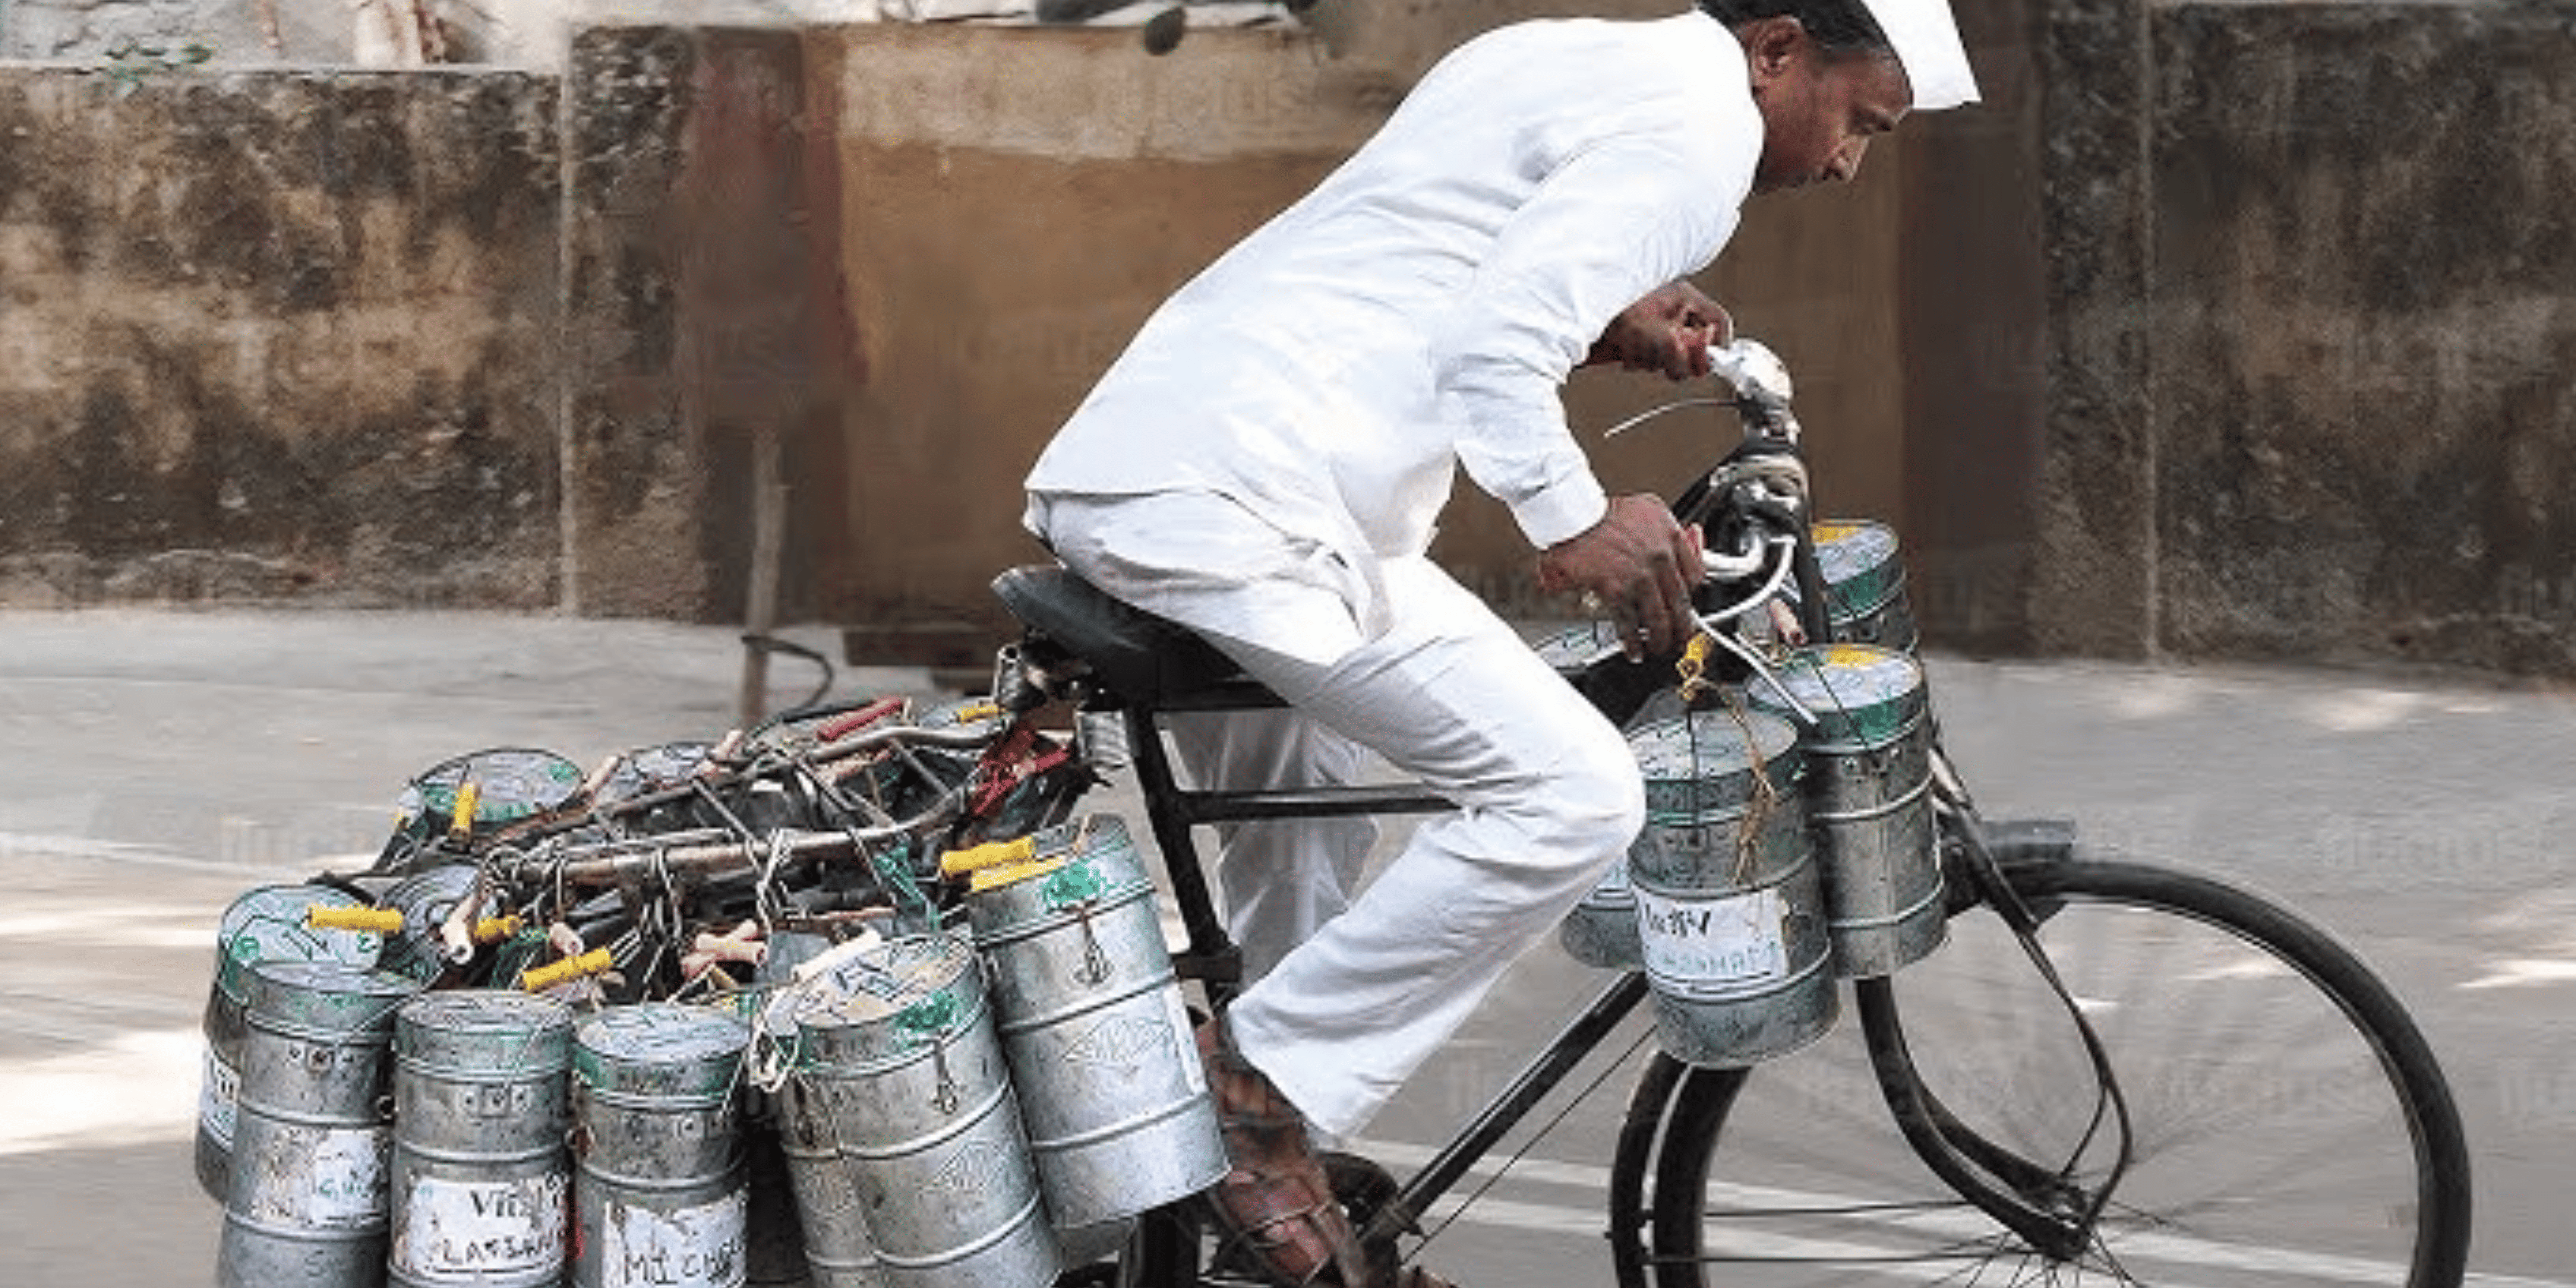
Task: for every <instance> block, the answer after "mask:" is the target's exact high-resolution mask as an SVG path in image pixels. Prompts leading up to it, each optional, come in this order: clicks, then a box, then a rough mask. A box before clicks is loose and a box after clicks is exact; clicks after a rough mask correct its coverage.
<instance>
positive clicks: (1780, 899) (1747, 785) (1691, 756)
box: [1538, 520, 1946, 1067]
mask: <svg viewBox="0 0 2576 1288" xmlns="http://www.w3.org/2000/svg"><path fill="white" fill-rule="evenodd" d="M1813 532H1814V540H1815V545H1816V551H1817V562H1818V565H1819V568H1820V570H1821V571H1822V573H1823V575H1824V580H1825V586H1826V604H1825V605H1824V608H1825V612H1824V614H1823V617H1824V620H1825V623H1826V636H1827V637H1826V639H1824V640H1820V641H1816V642H1813V643H1810V644H1806V645H1804V646H1801V647H1795V648H1789V647H1780V646H1778V642H1777V641H1771V643H1772V644H1773V646H1774V659H1775V660H1774V662H1773V663H1772V664H1771V665H1769V666H1768V667H1766V668H1765V669H1764V671H1762V672H1760V673H1757V674H1755V675H1753V676H1752V677H1750V678H1749V679H1748V680H1747V681H1746V682H1745V683H1744V684H1743V685H1741V686H1736V687H1712V688H1709V689H1706V690H1704V691H1701V692H1697V693H1695V694H1693V695H1692V697H1691V698H1690V699H1689V700H1687V701H1685V700H1684V699H1683V698H1682V697H1681V695H1680V694H1679V693H1678V692H1677V691H1676V690H1674V689H1672V688H1665V689H1664V690H1662V691H1661V692H1659V693H1656V694H1655V695H1654V696H1653V697H1651V698H1650V699H1648V700H1647V701H1645V702H1644V703H1643V705H1642V706H1641V707H1640V709H1639V710H1637V711H1636V712H1635V713H1634V714H1633V715H1632V716H1631V717H1630V719H1629V722H1628V725H1627V728H1628V732H1629V745H1630V748H1631V750H1632V751H1633V752H1634V753H1635V754H1636V757H1637V761H1638V767H1639V769H1640V771H1641V772H1642V773H1643V774H1644V776H1645V779H1646V791H1647V810H1648V820H1647V824H1646V827H1645V829H1644V830H1643V832H1642V833H1641V834H1640V835H1639V837H1638V839H1637V841H1636V842H1635V843H1634V844H1633V845H1632V846H1631V847H1630V849H1629V852H1628V854H1627V855H1626V857H1625V858H1624V860H1623V861H1621V862H1619V863H1617V864H1615V865H1613V867H1612V869H1611V870H1610V871H1608V872H1606V873H1605V874H1604V875H1603V877H1602V879H1601V881H1600V883H1599V884H1598V885H1597V886H1596V887H1595V888H1594V889H1593V890H1592V891H1591V892H1590V893H1589V894H1588V895H1587V896H1586V897H1585V898H1584V899H1583V901H1582V902H1581V903H1580V904H1579V905H1577V907H1576V908H1575V910H1574V911H1573V912H1572V913H1571V914H1570V915H1569V916H1568V917H1567V918H1566V921H1565V923H1564V925H1563V926H1562V928H1561V930H1560V934H1559V940H1560V943H1561V944H1562V945H1563V946H1564V948H1565V950H1566V951H1567V952H1568V953H1569V954H1570V955H1571V956H1573V957H1574V958H1575V959H1577V960H1579V961H1582V962H1585V963H1588V964H1591V965H1595V966H1601V967H1605V968H1611V969H1620V970H1642V971H1644V972H1645V974H1646V976H1647V982H1648V984H1649V985H1650V986H1651V988H1652V990H1653V995H1654V998H1655V1006H1656V1015H1657V1033H1658V1037H1659V1040H1660V1041H1661V1044H1662V1045H1663V1047H1664V1049H1665V1050H1666V1051H1668V1052H1669V1053H1671V1054H1672V1055H1674V1056H1675V1057H1676V1058H1679V1059H1682V1060H1684V1061H1687V1062H1689V1063H1692V1064H1698V1065H1705V1066H1711V1067H1740V1066H1744V1065H1749V1064H1752V1063H1756V1062H1759V1061H1763V1060H1768V1059H1772V1058H1774V1057H1776V1056H1779V1055H1782V1054H1785V1053H1787V1052H1789V1051H1793V1050H1796V1049H1798V1048H1799V1047H1802V1046H1804V1045H1805V1044H1807V1043H1808V1042H1810V1041H1812V1040H1814V1039H1815V1038H1817V1037H1819V1036H1821V1035H1822V1034H1824V1033H1825V1032H1826V1031H1828V1030H1829V1029H1830V1028H1831V1026H1832V1024H1833V1023H1834V1021H1835V1018H1836V1016H1837V1014H1838V1007H1837V1004H1836V1000H1835V992H1834V989H1833V981H1834V980H1836V979H1845V978H1863V977H1874V976H1881V975H1886V974H1890V973H1893V972H1895V971H1897V970H1899V969H1901V968H1903V967H1904V966H1906V965H1908V964H1910V963H1912V962H1914V961H1916V960H1919V959H1920V958H1921V957H1923V956H1924V955H1925V954H1928V953H1930V952H1931V951H1932V950H1933V949H1934V948H1936V947H1938V946H1939V944H1940V943H1941V941H1942V937H1943V934H1944V932H1945V929H1946V921H1945V911H1946V910H1945V908H1944V905H1943V889H1942V883H1941V871H1940V861H1939V854H1938V850H1937V844H1938V842H1937V837H1936V834H1935V829H1934V819H1933V812H1932V802H1931V761H1932V750H1933V741H1934V738H1933V728H1932V716H1931V702H1930V694H1929V688H1928V685H1927V683H1926V680H1925V676H1924V672H1923V669H1922V666H1921V664H1920V663H1919V662H1918V661H1916V659H1915V658H1914V656H1913V649H1914V647H1915V645H1916V643H1917V641H1918V635H1917V632H1916V630H1915V626H1914V619H1913V616H1912V613H1911V611H1910V609H1909V607H1908V605H1907V603H1906V598H1905V573H1904V567H1903V564H1902V562H1901V560H1900V559H1899V558H1898V549H1897V543H1896V536H1895V533H1894V532H1893V531H1892V530H1890V529H1889V528H1887V527H1886V526H1885V525H1883V524H1878V523H1873V522H1867V521H1849V520H1846V521H1832V522H1825V523H1819V524H1817V525H1815V527H1814V529H1813ZM1761 630H1762V623H1760V622H1756V623H1755V631H1756V634H1760V633H1761ZM1616 647H1617V641H1616V640H1615V638H1614V637H1613V635H1612V633H1611V632H1609V631H1608V629H1607V627H1606V626H1605V625H1602V624H1594V625H1588V626H1580V627H1576V628H1574V629H1572V630H1569V631H1566V632H1562V633H1560V634H1558V635H1554V636H1551V637H1549V638H1547V639H1545V640H1542V641H1540V642H1539V644H1538V648H1539V651H1540V654H1541V656H1542V657H1543V658H1545V659H1547V660H1548V661H1549V662H1550V663H1551V665H1553V666H1555V667H1556V669H1557V670H1558V671H1559V672H1560V673H1562V674H1566V675H1567V676H1568V677H1569V678H1570V679H1574V680H1575V681H1576V682H1578V683H1584V682H1587V681H1590V680H1593V679H1595V678H1596V677H1593V676H1589V675H1586V674H1585V667H1586V665H1587V664H1589V665H1591V666H1593V667H1600V666H1604V665H1619V663H1615V662H1611V661H1607V660H1605V658H1606V655H1610V654H1615V652H1616Z"/></svg>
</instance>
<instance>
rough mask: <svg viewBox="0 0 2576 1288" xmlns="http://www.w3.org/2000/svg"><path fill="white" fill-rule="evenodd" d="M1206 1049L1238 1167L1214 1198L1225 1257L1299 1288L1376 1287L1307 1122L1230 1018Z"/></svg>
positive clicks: (1202, 1054)
mask: <svg viewBox="0 0 2576 1288" xmlns="http://www.w3.org/2000/svg"><path fill="white" fill-rule="evenodd" d="M1198 1047H1199V1058H1200V1059H1201V1061H1203V1062H1204V1063H1205V1064H1206V1065H1207V1073H1208V1094H1209V1097H1210V1099H1212V1100H1213V1101H1214V1102H1215V1104H1216V1117H1217V1126H1218V1128H1219V1129H1220V1130H1221V1131H1222V1132H1223V1133H1224V1136H1225V1153H1226V1158H1227V1159H1228V1161H1230V1162H1231V1163H1232V1164H1233V1167H1234V1170H1232V1171H1230V1172H1228V1173H1226V1177H1225V1179H1224V1180H1221V1181H1219V1182H1217V1183H1216V1185H1215V1186H1214V1187H1212V1188H1211V1189H1209V1190H1208V1192H1207V1206H1208V1211H1209V1212H1210V1214H1211V1215H1212V1216H1213V1217H1214V1218H1215V1220H1216V1223H1217V1225H1218V1226H1219V1227H1220V1228H1221V1229H1223V1230H1224V1232H1225V1235H1226V1245H1227V1246H1226V1247H1224V1248H1220V1249H1219V1250H1218V1253H1217V1256H1218V1259H1219V1260H1223V1259H1224V1258H1225V1256H1226V1255H1227V1253H1228V1252H1229V1251H1231V1250H1233V1249H1237V1248H1239V1249H1241V1250H1242V1251H1244V1252H1246V1253H1248V1254H1250V1256H1251V1258H1252V1259H1253V1261H1254V1262H1256V1263H1257V1264H1258V1265H1259V1267H1260V1269H1261V1272H1262V1273H1263V1274H1265V1275H1267V1276H1268V1277H1269V1278H1270V1279H1271V1280H1272V1281H1273V1282H1275V1283H1278V1284H1282V1285H1288V1286H1290V1288H1295V1286H1297V1285H1304V1284H1312V1283H1318V1282H1327V1283H1340V1284H1343V1285H1346V1286H1347V1288H1363V1286H1364V1285H1373V1284H1374V1282H1375V1280H1376V1278H1377V1276H1375V1275H1374V1274H1372V1273H1371V1268H1370V1267H1369V1265H1368V1262H1367V1258H1365V1257H1363V1256H1362V1255H1361V1253H1360V1244H1359V1236H1358V1235H1357V1233H1355V1232H1354V1231H1353V1230H1352V1229H1351V1223H1350V1218H1349V1216H1347V1215H1346V1214H1345V1213H1344V1212H1343V1211H1342V1207H1341V1204H1340V1203H1338V1202H1336V1201H1334V1198H1333V1187H1332V1184H1331V1182H1330V1181H1328V1180H1326V1179H1325V1175H1324V1166H1323V1164H1322V1163H1321V1162H1320V1161H1318V1160H1317V1159H1316V1157H1315V1151H1314V1149H1313V1147H1312V1146H1311V1145H1309V1144H1308V1142H1307V1139H1306V1119H1305V1117H1304V1116H1303V1115H1301V1114H1299V1113H1298V1112H1297V1107H1296V1106H1295V1105H1292V1104H1290V1103H1288V1098H1287V1097H1286V1096H1283V1095H1281V1094H1279V1088H1277V1087H1276V1086H1273V1085H1272V1084H1271V1081H1270V1078H1269V1076H1268V1075H1266V1074H1264V1073H1262V1072H1261V1071H1260V1070H1259V1069H1256V1068H1253V1067H1252V1065H1251V1064H1250V1063H1249V1062H1247V1061H1246V1060H1244V1058H1243V1055H1242V1053H1241V1052H1238V1051H1236V1050H1235V1049H1234V1043H1233V1041H1232V1040H1231V1038H1230V1037H1229V1036H1228V1034H1227V1032H1226V1028H1225V1018H1224V1017H1223V1016H1219V1017H1217V1018H1216V1019H1213V1020H1210V1021H1208V1022H1207V1023H1205V1024H1202V1025H1200V1026H1199V1030H1198Z"/></svg>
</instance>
